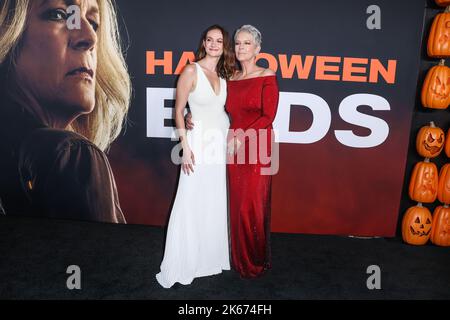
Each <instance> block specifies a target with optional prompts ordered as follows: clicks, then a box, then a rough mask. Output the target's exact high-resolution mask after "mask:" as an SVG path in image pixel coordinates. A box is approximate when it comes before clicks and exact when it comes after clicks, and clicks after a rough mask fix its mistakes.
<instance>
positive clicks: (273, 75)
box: [228, 74, 277, 82]
mask: <svg viewBox="0 0 450 320" xmlns="http://www.w3.org/2000/svg"><path fill="white" fill-rule="evenodd" d="M276 76H277V75H276V74H269V75H267V76H259V77H253V78H246V79H237V80H228V82H238V81H245V80H253V79H261V78H268V77H276Z"/></svg>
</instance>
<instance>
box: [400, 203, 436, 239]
mask: <svg viewBox="0 0 450 320" xmlns="http://www.w3.org/2000/svg"><path fill="white" fill-rule="evenodd" d="M432 220H433V219H432V217H431V212H430V210H428V209H427V208H425V207H423V206H422V204H421V203H419V204H418V205H417V206H415V207H411V208H409V209H408V210H407V211H406V213H405V215H404V216H403V221H402V237H403V241H405V242H406V243H409V244H414V245H423V244H425V243H427V241H428V239H429V238H430V232H431V223H432Z"/></svg>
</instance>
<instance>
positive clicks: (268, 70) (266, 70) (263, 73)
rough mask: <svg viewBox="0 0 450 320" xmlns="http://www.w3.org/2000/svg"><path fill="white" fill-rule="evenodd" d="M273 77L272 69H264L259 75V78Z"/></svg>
mask: <svg viewBox="0 0 450 320" xmlns="http://www.w3.org/2000/svg"><path fill="white" fill-rule="evenodd" d="M274 75H275V71H273V70H272V69H268V68H267V69H264V70H263V71H262V73H261V76H263V77H265V76H274Z"/></svg>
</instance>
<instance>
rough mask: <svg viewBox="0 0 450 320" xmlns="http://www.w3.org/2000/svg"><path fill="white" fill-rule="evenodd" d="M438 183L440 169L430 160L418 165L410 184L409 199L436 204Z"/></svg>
mask: <svg viewBox="0 0 450 320" xmlns="http://www.w3.org/2000/svg"><path fill="white" fill-rule="evenodd" d="M438 182H439V180H438V169H437V167H436V165H435V164H434V163H432V162H429V159H425V161H422V162H418V163H416V165H415V166H414V170H413V173H412V175H411V181H410V182H409V197H410V198H411V199H412V200H415V201H417V202H425V203H432V202H434V201H435V200H436V197H437V189H438Z"/></svg>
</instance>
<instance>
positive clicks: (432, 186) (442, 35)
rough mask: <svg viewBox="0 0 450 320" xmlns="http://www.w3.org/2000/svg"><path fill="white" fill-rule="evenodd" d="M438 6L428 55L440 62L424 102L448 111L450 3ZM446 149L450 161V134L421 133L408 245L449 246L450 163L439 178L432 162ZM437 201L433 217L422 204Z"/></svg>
mask: <svg viewBox="0 0 450 320" xmlns="http://www.w3.org/2000/svg"><path fill="white" fill-rule="evenodd" d="M436 4H437V5H439V6H441V7H446V9H445V11H444V12H442V13H439V14H438V15H437V16H436V17H435V18H434V20H433V24H432V26H431V30H430V35H429V38H428V45H427V53H428V56H430V57H432V58H440V59H441V60H440V61H439V64H438V65H436V66H434V67H432V68H431V69H430V70H429V71H428V73H427V75H426V77H425V81H424V84H423V87H422V93H421V101H422V105H423V107H425V108H431V109H447V108H448V106H449V104H450V68H449V67H447V66H446V65H445V60H444V59H445V58H448V57H450V0H436ZM445 142H446V143H445ZM444 146H445V154H446V155H447V157H450V130H449V131H448V133H447V137H444V131H443V130H442V129H440V128H437V127H436V126H435V124H434V123H433V122H430V125H429V126H424V127H422V128H421V129H420V130H419V133H418V134H417V138H416V149H417V152H418V153H419V154H420V155H421V156H422V157H424V158H425V159H424V161H421V162H419V163H417V164H416V165H415V167H414V170H413V173H412V176H411V180H410V184H409V197H410V198H411V199H412V200H414V201H417V202H418V204H417V205H416V206H414V207H411V208H409V209H408V210H407V211H406V213H405V215H404V216H403V222H402V237H403V240H404V241H405V242H406V243H409V244H414V245H424V244H425V243H427V242H428V240H429V239H431V242H432V243H433V244H436V245H440V246H450V208H449V203H450V163H447V164H445V165H444V166H443V167H442V168H441V171H440V173H439V174H438V168H437V166H436V164H434V163H432V162H430V159H432V158H435V157H437V156H439V154H440V153H441V152H442V150H443V149H444ZM436 198H437V199H438V200H439V201H440V202H441V203H442V204H443V205H439V206H438V207H436V209H435V210H434V213H433V215H431V212H430V210H428V209H427V208H426V207H424V206H423V205H422V203H433V202H434V201H436Z"/></svg>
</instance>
